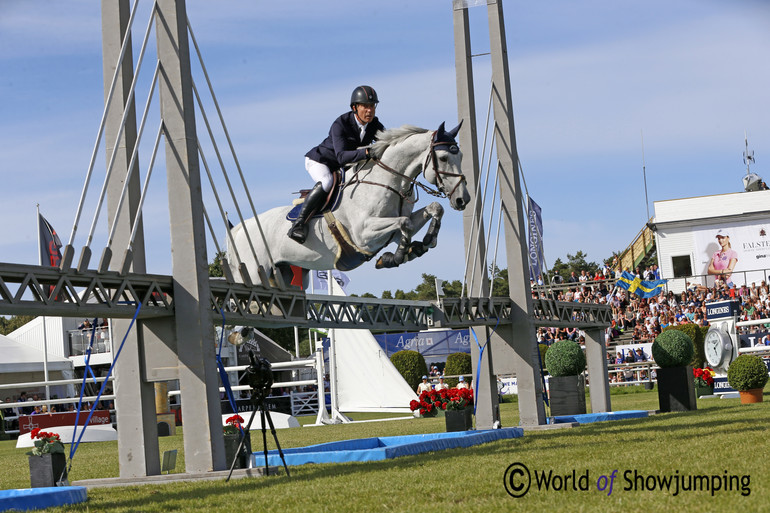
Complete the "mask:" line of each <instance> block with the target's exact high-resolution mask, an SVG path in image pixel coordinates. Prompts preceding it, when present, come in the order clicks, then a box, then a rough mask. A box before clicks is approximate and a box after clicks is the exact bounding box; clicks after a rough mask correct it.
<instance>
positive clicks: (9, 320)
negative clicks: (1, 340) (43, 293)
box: [0, 315, 35, 335]
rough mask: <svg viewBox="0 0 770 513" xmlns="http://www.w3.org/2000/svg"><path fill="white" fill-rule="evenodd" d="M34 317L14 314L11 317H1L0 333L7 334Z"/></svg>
mask: <svg viewBox="0 0 770 513" xmlns="http://www.w3.org/2000/svg"><path fill="white" fill-rule="evenodd" d="M34 319H35V316H34V315H12V316H11V317H0V334H1V335H7V334H9V333H11V332H12V331H15V330H17V329H19V328H21V327H22V326H24V325H25V324H27V323H28V322H30V321H32V320H34Z"/></svg>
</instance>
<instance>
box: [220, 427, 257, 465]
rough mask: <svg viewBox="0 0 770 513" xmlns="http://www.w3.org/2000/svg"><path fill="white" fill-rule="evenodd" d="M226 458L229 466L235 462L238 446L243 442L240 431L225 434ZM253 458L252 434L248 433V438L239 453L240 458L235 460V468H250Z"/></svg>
mask: <svg viewBox="0 0 770 513" xmlns="http://www.w3.org/2000/svg"><path fill="white" fill-rule="evenodd" d="M224 437H225V459H226V460H227V466H228V468H229V467H230V465H232V463H233V458H234V457H235V453H236V451H237V450H238V446H239V445H240V443H241V435H240V433H236V434H234V435H229V434H225V435H224ZM250 459H251V435H250V434H249V433H246V440H245V441H244V442H243V447H241V452H240V454H238V458H237V459H236V461H235V467H233V468H249V460H250Z"/></svg>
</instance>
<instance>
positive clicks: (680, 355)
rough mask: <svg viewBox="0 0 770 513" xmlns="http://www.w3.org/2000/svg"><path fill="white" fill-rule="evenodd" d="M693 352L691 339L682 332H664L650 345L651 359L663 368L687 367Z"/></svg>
mask: <svg viewBox="0 0 770 513" xmlns="http://www.w3.org/2000/svg"><path fill="white" fill-rule="evenodd" d="M695 327H696V328H697V327H698V326H695ZM694 352H695V349H694V347H693V343H692V338H691V337H690V336H689V335H688V334H687V333H685V332H684V331H682V330H664V331H663V332H662V333H661V334H660V335H658V336H657V337H655V341H654V342H653V343H652V358H653V360H655V363H657V364H658V365H659V366H661V367H664V368H666V367H685V366H687V365H689V364H690V362H691V361H692V355H693V353H694Z"/></svg>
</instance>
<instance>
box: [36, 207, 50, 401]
mask: <svg viewBox="0 0 770 513" xmlns="http://www.w3.org/2000/svg"><path fill="white" fill-rule="evenodd" d="M35 210H36V213H37V215H36V216H35V223H36V224H37V252H38V263H39V264H40V267H42V266H43V252H42V251H41V249H42V248H41V246H40V243H41V241H40V203H37V204H36V205H35ZM42 320H43V380H44V381H45V400H46V401H50V400H51V387H50V385H48V332H47V331H46V326H45V325H46V318H45V315H43V316H42ZM46 408H48V411H49V413H50V411H51V405H50V404H46Z"/></svg>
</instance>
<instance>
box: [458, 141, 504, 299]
mask: <svg viewBox="0 0 770 513" xmlns="http://www.w3.org/2000/svg"><path fill="white" fill-rule="evenodd" d="M494 148H495V141H494V139H493V140H492V143H491V144H490V145H489V159H488V160H487V172H486V175H485V178H484V193H483V194H482V197H481V214H482V219H483V215H484V210H485V209H486V206H487V191H488V190H489V175H490V173H491V169H492V165H491V164H492V151H493V150H494ZM497 167H498V168H499V167H500V161H499V160H498V161H497ZM497 174H498V172H497V170H496V172H495V182H496V181H497ZM479 184H481V181H479ZM480 224H481V223H479V225H480ZM479 237H483V234H482V233H481V228H480V227H479V233H478V235H477V239H478V238H479ZM484 250H485V251H488V248H484ZM478 254H479V243H478V241H477V242H476V247H475V249H474V251H473V264H472V266H471V267H472V268H473V269H475V268H476V259H477V257H478ZM484 256H485V257H486V255H484ZM483 272H484V275H485V276H486V275H487V269H484V271H483ZM466 274H467V271H466ZM475 274H476V273H471V282H470V283H468V286H467V287H466V290H467V291H468V294H470V293H471V291H472V290H473V277H474V276H475ZM461 295H462V294H461Z"/></svg>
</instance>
